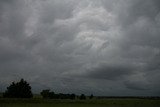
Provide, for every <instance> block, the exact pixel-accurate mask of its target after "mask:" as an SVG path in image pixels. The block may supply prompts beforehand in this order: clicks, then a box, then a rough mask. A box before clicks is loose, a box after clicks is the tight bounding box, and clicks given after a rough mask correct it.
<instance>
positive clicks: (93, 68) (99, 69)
mask: <svg viewBox="0 0 160 107" xmlns="http://www.w3.org/2000/svg"><path fill="white" fill-rule="evenodd" d="M20 78H24V79H25V80H27V81H28V82H29V83H30V85H31V86H32V90H33V92H39V91H41V90H42V89H51V90H52V91H55V92H57V93H58V92H63V93H76V94H81V93H84V94H88V95H89V94H94V95H109V96H112V95H116V96H119V95H125V96H127V95H128V96H133V95H135V96H138V95H140V96H142V95H146V96H160V0H0V91H4V90H5V89H6V87H7V86H8V85H9V84H10V83H11V82H12V81H18V80H19V79H20Z"/></svg>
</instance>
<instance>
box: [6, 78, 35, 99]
mask: <svg viewBox="0 0 160 107" xmlns="http://www.w3.org/2000/svg"><path fill="white" fill-rule="evenodd" d="M3 97H5V98H32V97H33V94H32V92H31V86H30V85H29V83H27V81H25V80H24V79H21V80H20V81H19V82H17V83H15V82H12V84H11V85H10V86H9V87H7V90H6V91H5V93H3Z"/></svg>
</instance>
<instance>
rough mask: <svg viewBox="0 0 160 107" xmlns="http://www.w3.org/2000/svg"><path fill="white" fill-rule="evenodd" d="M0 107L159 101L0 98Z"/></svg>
mask: <svg viewBox="0 0 160 107" xmlns="http://www.w3.org/2000/svg"><path fill="white" fill-rule="evenodd" d="M0 107H160V100H150V99H93V100H84V101H81V100H44V99H3V98H0Z"/></svg>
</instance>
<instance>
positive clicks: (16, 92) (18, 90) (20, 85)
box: [3, 79, 93, 100]
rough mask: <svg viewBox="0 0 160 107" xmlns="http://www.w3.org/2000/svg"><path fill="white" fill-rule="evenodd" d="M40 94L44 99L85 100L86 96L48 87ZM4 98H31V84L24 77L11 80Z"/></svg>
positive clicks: (91, 96)
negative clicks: (57, 92)
mask: <svg viewBox="0 0 160 107" xmlns="http://www.w3.org/2000/svg"><path fill="white" fill-rule="evenodd" d="M40 94H41V96H42V97H43V98H44V99H72V100H74V99H77V98H78V99H80V100H85V99H86V96H85V94H81V95H80V96H78V95H75V94H74V93H72V94H63V93H59V94H56V93H54V92H53V91H50V90H49V89H46V90H42V91H41V92H40ZM3 97H4V98H32V97H33V93H32V91H31V86H30V85H29V83H28V82H27V81H25V80H24V79H21V80H20V81H19V82H16V83H15V82H12V83H11V84H10V85H9V86H8V87H7V90H6V91H5V92H4V93H3ZM92 98H93V95H92V94H91V95H90V96H89V99H92Z"/></svg>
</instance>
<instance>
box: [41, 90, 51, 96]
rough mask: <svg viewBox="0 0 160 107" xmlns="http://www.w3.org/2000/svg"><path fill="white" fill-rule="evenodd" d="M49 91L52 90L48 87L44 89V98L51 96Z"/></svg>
mask: <svg viewBox="0 0 160 107" xmlns="http://www.w3.org/2000/svg"><path fill="white" fill-rule="evenodd" d="M49 93H50V90H48V89H47V90H42V92H41V93H40V94H41V95H42V97H43V98H49V97H50V95H49Z"/></svg>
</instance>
